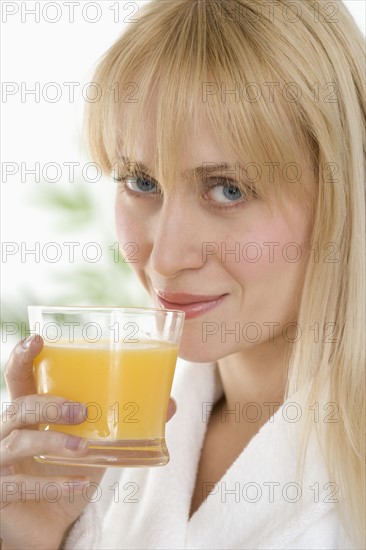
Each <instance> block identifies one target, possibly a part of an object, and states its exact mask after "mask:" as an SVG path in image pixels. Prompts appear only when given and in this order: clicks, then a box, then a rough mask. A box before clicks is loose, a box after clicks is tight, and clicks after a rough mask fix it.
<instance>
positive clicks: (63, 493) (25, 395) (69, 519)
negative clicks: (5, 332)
mask: <svg viewBox="0 0 366 550" xmlns="http://www.w3.org/2000/svg"><path fill="white" fill-rule="evenodd" d="M42 347H43V341H42V339H41V338H40V337H39V336H33V337H31V338H30V339H28V340H27V341H26V342H25V343H23V342H19V343H18V344H17V346H16V347H15V349H14V351H13V353H12V355H11V357H10V359H9V361H8V363H7V365H6V367H5V379H6V383H7V387H8V391H9V395H10V403H8V404H7V407H6V409H5V411H4V412H3V414H2V417H1V443H0V445H1V469H0V474H1V502H0V507H1V519H2V527H1V539H2V541H3V546H2V548H3V550H4V549H5V550H6V549H11V548H14V549H15V548H16V549H19V550H20V549H23V548H27V549H28V548H29V549H31V548H38V549H42V548H45V549H46V548H47V549H48V550H49V549H53V548H59V546H60V544H61V541H62V539H63V536H64V534H65V532H66V530H67V529H68V527H69V526H70V525H71V524H72V523H73V522H74V521H75V520H76V519H77V518H78V517H79V515H80V514H81V512H82V511H83V509H84V508H85V506H86V505H87V504H88V501H90V498H91V495H92V491H91V488H92V487H93V485H91V486H89V484H90V482H93V483H98V482H99V481H100V480H101V479H102V476H103V474H104V471H105V470H104V469H101V468H85V467H79V466H77V467H71V466H67V467H66V466H56V465H53V464H46V463H40V462H36V461H35V460H34V458H33V456H35V455H38V454H57V455H58V456H65V457H71V456H75V457H80V456H83V455H84V454H86V452H87V444H86V441H85V440H83V439H82V438H77V437H75V436H71V435H67V434H64V433H61V432H53V431H48V432H46V431H44V432H43V431H39V430H38V429H37V428H38V427H37V424H38V423H39V422H45V423H47V424H48V423H51V422H52V421H51V420H50V419H49V418H47V411H48V410H49V411H51V410H52V409H53V412H54V409H55V407H57V408H58V407H63V405H64V403H65V402H66V403H70V402H69V401H66V399H65V398H62V397H55V396H52V397H47V396H41V395H36V386H35V380H34V376H33V359H34V358H35V356H36V355H38V353H40V351H41V349H42ZM50 403H52V404H53V406H52V407H47V405H49V404H50ZM59 410H61V409H59ZM62 410H64V411H65V418H61V419H60V420H59V421H58V422H57V423H58V424H68V423H70V424H78V423H80V422H83V421H84V420H85V418H84V417H83V414H82V413H83V407H82V406H81V407H80V412H79V414H77V406H76V404H75V406H70V405H65V406H64V409H62ZM70 412H71V413H72V414H70ZM50 414H51V413H50ZM88 486H89V489H88V493H87V499H86V498H84V495H85V491H86V488H87V487H88ZM94 486H95V485H94ZM83 490H84V495H83ZM88 499H89V500H88Z"/></svg>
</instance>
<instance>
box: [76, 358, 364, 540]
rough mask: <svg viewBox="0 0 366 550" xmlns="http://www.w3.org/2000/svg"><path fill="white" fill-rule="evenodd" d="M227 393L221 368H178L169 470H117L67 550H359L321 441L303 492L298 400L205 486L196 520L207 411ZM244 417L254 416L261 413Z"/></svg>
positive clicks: (106, 478) (313, 448)
mask: <svg viewBox="0 0 366 550" xmlns="http://www.w3.org/2000/svg"><path fill="white" fill-rule="evenodd" d="M222 391H223V390H222V386H221V383H220V378H219V376H218V371H217V367H216V366H215V365H214V364H193V363H187V362H185V361H182V360H179V361H178V364H177V369H176V375H175V378H174V384H173V391H172V395H173V397H174V398H175V399H176V401H177V406H178V408H177V413H176V414H175V416H174V417H173V418H172V419H171V420H170V421H169V422H168V424H167V426H166V441H167V446H168V449H169V452H170V456H171V458H170V462H169V463H168V464H167V465H166V466H164V467H154V468H123V469H118V468H110V469H109V470H108V471H107V473H106V475H105V476H104V478H103V482H102V485H101V488H100V490H99V491H98V492H97V493H96V495H95V502H94V503H90V504H89V505H88V507H87V508H86V510H85V512H84V513H83V515H82V516H81V517H80V519H79V520H78V522H77V523H76V524H75V526H74V528H73V530H72V531H71V533H70V535H69V537H68V539H67V541H66V544H65V549H66V550H89V549H103V550H106V549H139V550H141V549H145V548H146V549H159V550H160V549H169V550H173V549H183V548H185V549H198V548H207V549H250V550H253V549H261V550H262V549H275V548H276V549H281V550H285V549H299V550H300V549H301V550H310V549H324V550H333V549H334V550H335V549H353V548H355V546H353V545H352V543H351V542H350V540H349V539H348V538H347V536H346V534H345V532H344V531H343V529H342V526H341V523H340V521H339V519H338V517H337V514H336V511H335V508H334V500H336V499H337V498H340V493H341V491H337V486H336V484H335V483H333V482H332V480H330V479H329V478H328V475H327V472H326V469H325V466H324V463H323V461H322V458H321V455H320V451H319V449H318V447H317V446H316V445H315V444H314V439H315V438H313V440H312V442H311V445H310V449H309V453H308V458H309V459H308V461H307V462H306V468H305V474H304V478H303V482H302V485H300V484H298V483H297V481H296V480H297V478H296V461H295V449H296V438H297V436H298V434H299V433H301V426H302V421H303V419H304V417H305V411H303V407H302V405H301V400H299V399H289V400H288V401H287V402H286V403H285V404H284V405H282V407H280V408H279V409H278V410H277V412H276V413H275V414H274V416H272V417H271V418H270V420H269V421H268V422H267V423H266V424H264V426H263V427H262V428H261V429H260V431H259V432H258V433H257V434H256V435H255V436H254V437H253V438H252V439H251V441H250V442H249V443H248V445H247V446H246V447H245V449H244V450H243V451H242V453H241V454H240V455H239V456H238V458H237V459H236V460H235V461H234V463H233V464H232V465H231V467H230V468H229V469H228V470H227V471H226V473H225V474H224V476H223V477H222V478H221V480H220V481H219V482H217V483H216V484H215V485H213V487H209V486H207V488H206V491H205V494H207V495H208V496H207V498H206V500H205V501H204V502H203V503H202V505H201V506H200V507H199V508H198V510H197V511H196V512H195V513H194V514H193V516H192V517H191V519H189V510H190V504H191V498H192V494H193V490H194V486H195V478H196V473H197V467H198V462H199V458H200V451H201V448H202V444H203V441H204V436H205V431H206V428H207V420H208V416H209V414H208V413H209V410H210V407H211V406H212V405H213V403H214V402H215V401H216V400H217V399H218V398H219V397H220V396H221V395H222ZM320 410H321V408H320ZM244 412H245V415H247V417H248V418H249V417H250V418H252V417H253V416H254V413H255V409H254V408H253V409H251V410H249V409H247V410H246V411H244ZM259 414H260V410H259ZM222 444H223V445H225V441H223V442H222ZM212 460H215V457H212ZM211 489H212V491H211V494H209V493H210V490H211Z"/></svg>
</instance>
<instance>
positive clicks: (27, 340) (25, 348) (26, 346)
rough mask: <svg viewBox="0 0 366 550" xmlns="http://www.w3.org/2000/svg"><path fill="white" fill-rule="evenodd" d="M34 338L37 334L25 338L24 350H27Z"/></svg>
mask: <svg viewBox="0 0 366 550" xmlns="http://www.w3.org/2000/svg"><path fill="white" fill-rule="evenodd" d="M34 338H35V334H31V335H30V336H28V338H25V339H24V340H23V349H24V351H27V350H28V349H29V348H30V345H31V343H32V342H33V340H34Z"/></svg>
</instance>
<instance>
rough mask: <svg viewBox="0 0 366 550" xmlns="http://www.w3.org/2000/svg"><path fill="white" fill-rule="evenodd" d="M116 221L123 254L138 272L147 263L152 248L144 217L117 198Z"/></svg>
mask: <svg viewBox="0 0 366 550" xmlns="http://www.w3.org/2000/svg"><path fill="white" fill-rule="evenodd" d="M115 223H116V232H117V239H118V243H119V247H120V250H121V254H122V256H123V257H124V258H125V261H126V262H128V263H130V264H131V267H132V268H133V269H134V271H136V272H137V273H138V272H139V271H140V268H141V267H142V266H143V265H144V264H145V262H146V259H147V257H148V254H149V249H150V244H149V242H148V239H147V237H146V236H147V235H148V234H149V232H148V228H147V227H145V223H144V222H143V217H142V216H141V217H137V215H136V211H134V212H132V211H131V209H129V208H128V207H126V206H125V205H124V204H123V203H122V201H119V200H116V206H115Z"/></svg>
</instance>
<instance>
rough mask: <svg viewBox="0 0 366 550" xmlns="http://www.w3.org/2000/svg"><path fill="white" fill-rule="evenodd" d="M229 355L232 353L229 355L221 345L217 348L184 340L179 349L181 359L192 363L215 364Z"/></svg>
mask: <svg viewBox="0 0 366 550" xmlns="http://www.w3.org/2000/svg"><path fill="white" fill-rule="evenodd" d="M229 354H230V352H229V353H227V351H226V350H224V349H223V346H222V344H221V343H219V344H218V345H216V346H215V345H212V344H209V343H207V344H204V343H202V342H192V340H190V341H189V340H188V339H182V341H181V344H180V347H179V357H180V358H181V359H184V360H185V361H190V362H192V363H215V362H216V361H218V360H219V359H222V358H223V357H226V355H229Z"/></svg>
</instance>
